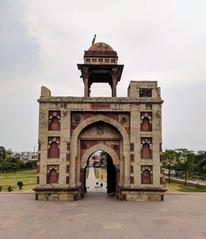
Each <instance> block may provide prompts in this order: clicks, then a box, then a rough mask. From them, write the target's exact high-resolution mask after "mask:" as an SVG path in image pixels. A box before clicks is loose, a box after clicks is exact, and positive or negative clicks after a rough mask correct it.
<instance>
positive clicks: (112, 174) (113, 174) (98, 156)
mask: <svg viewBox="0 0 206 239" xmlns="http://www.w3.org/2000/svg"><path fill="white" fill-rule="evenodd" d="M97 149H98V150H97ZM103 150H104V151H103ZM94 155H95V157H94ZM91 168H92V169H91ZM92 170H94V171H95V172H96V175H95V178H92V179H93V180H95V182H90V184H91V185H92V186H93V187H94V188H93V190H91V189H89V190H88V187H87V186H88V184H87V180H88V178H89V177H90V176H89V173H91V172H93V171H92ZM97 172H100V173H101V176H100V175H98V174H97ZM119 179H120V170H119V159H118V156H117V155H116V153H115V151H114V150H112V149H111V148H109V147H108V146H105V145H104V144H99V145H96V146H93V147H91V148H90V149H88V150H87V152H85V153H84V155H83V157H82V164H81V170H80V182H81V196H82V198H83V197H84V195H85V193H87V191H93V192H98V191H99V192H100V191H101V192H102V191H105V192H107V194H110V195H116V194H117V193H118V191H119V183H120V182H119ZM90 180H91V178H90ZM95 184H96V185H95ZM101 184H102V185H101ZM101 187H103V188H101ZM99 188H100V190H99ZM101 189H106V190H101Z"/></svg>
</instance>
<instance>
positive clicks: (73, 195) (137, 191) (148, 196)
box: [34, 187, 166, 202]
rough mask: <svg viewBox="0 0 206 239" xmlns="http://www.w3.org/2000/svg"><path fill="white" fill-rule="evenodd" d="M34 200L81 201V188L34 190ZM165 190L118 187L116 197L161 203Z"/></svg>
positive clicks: (125, 199)
mask: <svg viewBox="0 0 206 239" xmlns="http://www.w3.org/2000/svg"><path fill="white" fill-rule="evenodd" d="M34 191H35V195H36V200H42V201H58V200H59V201H76V200H80V199H83V197H84V195H82V194H81V188H80V187H75V188H39V187H38V188H34ZM165 191H166V189H165V188H123V187H120V188H119V190H118V193H116V197H117V199H119V200H124V201H133V202H140V201H163V200H164V192H165Z"/></svg>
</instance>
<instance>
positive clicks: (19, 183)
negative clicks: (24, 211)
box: [17, 181, 24, 190]
mask: <svg viewBox="0 0 206 239" xmlns="http://www.w3.org/2000/svg"><path fill="white" fill-rule="evenodd" d="M17 185H18V186H19V190H22V187H23V186H24V184H23V182H22V181H19V182H17Z"/></svg>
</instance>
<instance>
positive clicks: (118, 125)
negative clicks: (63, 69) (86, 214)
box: [35, 42, 165, 201]
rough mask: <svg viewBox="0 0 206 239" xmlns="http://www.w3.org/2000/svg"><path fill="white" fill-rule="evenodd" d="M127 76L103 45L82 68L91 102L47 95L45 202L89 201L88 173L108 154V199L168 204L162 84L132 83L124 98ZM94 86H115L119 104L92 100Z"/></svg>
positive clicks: (42, 139)
mask: <svg viewBox="0 0 206 239" xmlns="http://www.w3.org/2000/svg"><path fill="white" fill-rule="evenodd" d="M123 68H124V65H120V64H118V56H117V52H116V51H114V50H113V49H112V47H111V46H109V45H108V44H106V43H101V42H100V43H95V44H93V45H92V46H91V47H90V48H89V49H88V50H87V51H85V52H84V63H83V64H78V69H79V70H80V71H81V78H82V79H83V82H84V97H70V96H65V97H59V96H53V95H52V94H51V91H50V90H49V89H47V88H46V87H42V88H41V96H40V99H39V100H38V102H39V107H40V110H39V151H38V158H39V161H38V165H37V185H36V188H35V191H36V199H37V200H79V199H82V198H84V196H85V193H86V190H85V189H86V176H85V175H86V173H85V172H86V170H85V168H86V167H87V166H88V159H89V157H90V156H91V155H92V154H93V153H95V152H97V151H99V150H102V151H104V152H105V153H106V154H107V193H108V194H111V193H112V194H115V195H116V197H117V198H118V199H120V200H127V201H144V200H158V201H160V200H163V198H164V192H165V188H164V180H163V172H162V162H161V152H162V149H161V145H162V110H161V105H162V103H163V101H162V99H161V95H160V88H159V87H158V85H157V82H156V81H131V82H130V84H129V87H128V95H127V97H117V91H116V89H117V84H118V82H119V81H120V80H121V75H122V71H123ZM93 83H108V84H109V85H110V86H111V97H91V96H90V95H91V94H90V93H91V85H92V84H93ZM59 84H60V82H59ZM74 84H75V85H76V84H78V81H76V80H75V79H74ZM68 87H70V88H71V87H72V85H70V86H68Z"/></svg>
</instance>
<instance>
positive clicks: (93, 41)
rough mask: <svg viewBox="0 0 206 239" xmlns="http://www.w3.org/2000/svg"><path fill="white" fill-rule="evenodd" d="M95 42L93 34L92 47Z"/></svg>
mask: <svg viewBox="0 0 206 239" xmlns="http://www.w3.org/2000/svg"><path fill="white" fill-rule="evenodd" d="M95 40H96V34H94V37H93V40H92V45H94V43H95Z"/></svg>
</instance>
